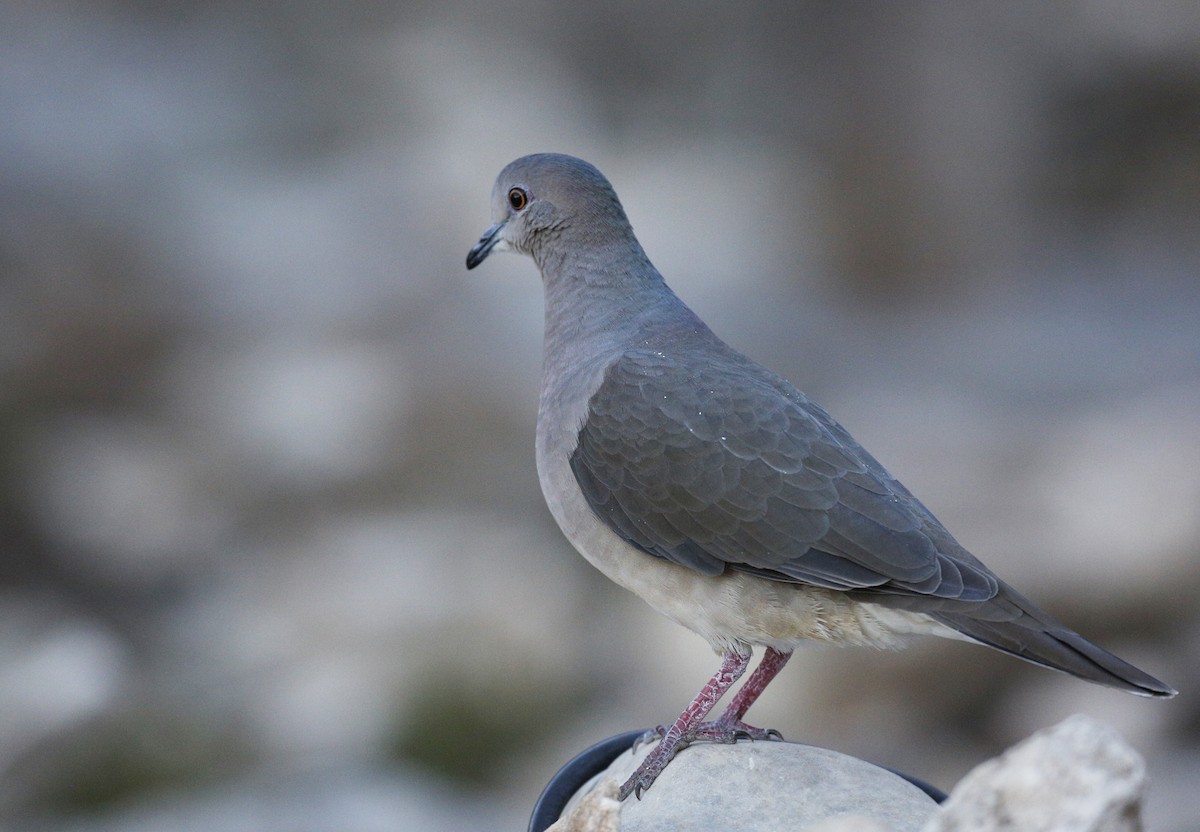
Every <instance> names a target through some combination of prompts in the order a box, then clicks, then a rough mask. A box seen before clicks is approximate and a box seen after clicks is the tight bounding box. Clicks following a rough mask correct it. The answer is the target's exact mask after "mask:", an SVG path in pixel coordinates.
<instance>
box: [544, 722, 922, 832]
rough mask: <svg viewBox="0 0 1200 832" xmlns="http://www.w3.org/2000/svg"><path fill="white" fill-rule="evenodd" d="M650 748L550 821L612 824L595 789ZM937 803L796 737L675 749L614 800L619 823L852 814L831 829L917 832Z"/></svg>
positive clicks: (767, 822) (797, 822)
mask: <svg viewBox="0 0 1200 832" xmlns="http://www.w3.org/2000/svg"><path fill="white" fill-rule="evenodd" d="M651 747H653V746H643V747H642V748H640V749H638V751H637V753H635V754H622V755H621V756H620V757H618V758H617V759H616V760H615V761H614V762H613V763H612V765H610V766H609V767H608V769H607V770H606V771H604V772H602V773H601V774H600V775H598V776H597V778H595V779H593V780H592V781H591V782H590V783H588V784H586V785H585V786H584V787H583V788H582V789H580V791H579V793H578V794H577V795H576V796H575V798H573V799H572V801H571V803H570V804H568V807H567V810H566V811H565V812H564V816H563V819H562V820H560V821H559V822H558V823H557V824H555V825H554V826H552V827H551V829H553V830H554V831H555V832H567V830H572V832H574V830H590V829H597V830H598V829H613V828H614V827H613V826H612V825H611V822H612V808H613V807H612V805H611V801H609V800H603V799H600V800H597V799H595V798H594V795H596V794H597V793H599V794H601V795H608V794H609V792H610V791H612V789H614V788H615V785H616V784H618V783H621V782H624V780H625V778H626V777H628V776H629V775H630V774H631V773H632V772H633V770H634V768H636V767H637V764H638V763H639V762H640V761H641V759H642V757H644V756H645V755H646V753H647V752H648V751H649V749H650V748H651ZM606 790H607V791H606ZM613 793H615V792H613ZM576 806H578V810H576V809H575V807H576ZM936 808H937V804H936V803H934V802H933V801H932V800H931V799H930V798H929V797H928V796H926V795H925V794H924V793H923V792H922V791H920V790H919V789H918V788H916V787H915V786H913V785H912V784H910V783H908V782H906V781H905V780H903V779H902V778H900V777H898V776H896V775H895V774H892V773H891V772H890V771H887V770H885V769H882V768H879V767H878V766H874V765H871V764H870V763H866V762H864V761H862V760H859V759H856V758H854V757H848V756H846V755H844V754H839V753H837V752H835V751H829V750H826V749H822V748H814V747H812V746H806V745H799V744H796V743H788V742H739V743H737V744H736V745H732V746H729V745H696V746H693V747H691V748H687V749H685V750H684V751H682V752H681V753H680V754H679V756H678V757H676V758H675V760H674V761H673V762H672V763H671V765H669V766H667V769H666V770H665V771H664V772H663V773H662V775H660V776H659V778H658V780H657V781H656V782H655V784H654V787H653V788H651V789H650V790H649V791H648V792H646V793H645V794H644V795H643V796H642V799H641V800H637V799H634V798H630V799H628V800H626V801H624V802H623V803H621V804H620V827H619V828H620V830H621V832H667V831H668V830H685V829H713V828H725V829H738V830H743V831H744V832H767V830H784V829H787V830H798V829H804V828H806V827H809V826H811V825H814V824H817V823H819V822H821V821H823V820H827V819H831V818H838V817H841V816H847V815H855V816H860V817H861V819H862V821H863V823H865V824H868V825H863V826H851V827H844V826H843V827H836V826H835V827H834V828H842V829H846V828H861V829H879V828H882V829H887V830H893V832H908V830H912V832H916V830H919V829H920V828H921V826H922V824H924V823H925V822H926V820H928V818H929V817H930V816H931V815H932V813H933V812H934V810H935V809H936Z"/></svg>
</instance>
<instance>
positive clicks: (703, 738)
mask: <svg viewBox="0 0 1200 832" xmlns="http://www.w3.org/2000/svg"><path fill="white" fill-rule="evenodd" d="M743 739H744V740H751V741H754V740H772V739H774V740H782V739H783V735H782V734H780V733H779V732H778V731H776V730H775V729H774V728H755V727H754V726H753V725H747V724H746V723H744V722H742V721H741V720H730V721H728V722H726V721H724V720H717V721H716V722H702V723H700V724H699V725H697V726H696V727H695V728H693V729H692V730H690V731H687V732H686V733H684V734H683V735H682V736H674V735H672V736H670V737H668V730H667V727H666V726H665V725H659V726H657V727H655V728H651V729H650V730H649V731H647V732H646V733H644V734H642V735H641V736H640V737H638V738H637V740H635V741H634V743H633V747H632V749H631V750H632V751H635V752H636V751H637V749H638V748H640V747H641V746H642V745H644V744H645V743H648V742H653V741H655V740H658V741H659V745H658V747H657V748H655V749H654V750H653V751H651V752H650V753H649V754H647V755H646V759H644V760H642V763H641V765H639V766H638V767H637V770H636V771H634V773H633V774H632V775H630V777H629V779H628V780H626V781H625V782H624V783H623V784H622V785H621V788H620V789H619V790H618V791H617V797H618V799H620V800H624V799H625V798H627V797H629V795H631V794H632V795H633V796H634V797H636V798H637V799H638V800H641V799H642V794H643V792H645V791H646V790H647V789H649V788H650V786H651V784H653V783H654V781H655V780H657V779H658V775H660V774H662V771H663V769H665V768H666V767H667V763H669V762H671V760H673V759H674V758H675V755H676V754H678V753H679V752H680V751H682V750H683V749H685V748H687V747H688V746H689V745H691V744H692V743H694V742H714V743H721V744H733V743H736V742H737V741H738V740H743Z"/></svg>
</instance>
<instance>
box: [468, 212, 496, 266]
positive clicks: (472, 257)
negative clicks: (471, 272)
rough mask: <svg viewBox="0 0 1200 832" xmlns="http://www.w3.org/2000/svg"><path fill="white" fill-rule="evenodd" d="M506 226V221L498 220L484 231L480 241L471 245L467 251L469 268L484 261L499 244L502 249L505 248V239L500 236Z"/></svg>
mask: <svg viewBox="0 0 1200 832" xmlns="http://www.w3.org/2000/svg"><path fill="white" fill-rule="evenodd" d="M502 228H504V223H502V222H498V223H496V224H495V225H493V226H492V227H491V228H489V229H488V230H487V231H485V232H483V236H482V237H480V238H479V242H478V243H476V244H475V245H473V246H472V247H471V250H470V251H468V252H467V268H468V269H473V268H475V267H476V266H478V265H479V264H480V263H482V262H483V261H484V259H485V258H486V257H487V256H488V255H489V254H491V253H492V249H494V248H495V247H496V246H497V245H498V244H499V245H500V246H501V250H503V248H504V245H503V243H504V240H503V239H502V238H501V237H500V230H501V229H502Z"/></svg>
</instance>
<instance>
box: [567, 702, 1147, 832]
mask: <svg viewBox="0 0 1200 832" xmlns="http://www.w3.org/2000/svg"><path fill="white" fill-rule="evenodd" d="M649 748H650V747H643V748H641V749H639V751H638V753H636V754H622V755H621V756H620V757H618V758H617V759H616V760H615V761H614V762H613V763H612V765H610V766H609V767H608V769H607V770H605V771H604V772H602V773H601V774H599V775H597V777H596V778H594V779H593V780H592V781H591V782H589V783H587V784H586V785H584V786H583V788H581V789H580V790H579V792H578V793H577V794H576V795H575V797H574V798H572V800H571V802H570V803H569V804H568V806H567V809H566V811H565V812H564V813H563V818H562V819H561V820H560V821H559V822H558V823H556V824H555V825H554V826H552V827H551V830H552V832H618V830H619V832H668V831H669V830H684V829H714V828H728V829H739V830H751V832H753V830H785V829H786V830H805V832H906V831H907V830H920V832H1017V830H1020V832H1141V830H1142V828H1143V826H1142V799H1143V795H1144V793H1145V786H1146V767H1145V764H1144V763H1143V761H1142V758H1141V757H1140V756H1139V755H1138V754H1137V752H1136V751H1134V750H1133V748H1132V747H1130V746H1129V744H1128V743H1126V742H1125V740H1124V739H1122V738H1121V736H1120V735H1119V734H1118V733H1117V732H1116V731H1115V730H1113V729H1112V728H1111V727H1109V726H1108V725H1106V724H1104V723H1102V722H1099V721H1097V720H1095V719H1092V718H1090V717H1087V716H1083V715H1080V714H1076V715H1075V716H1072V717H1070V718H1069V719H1066V720H1064V721H1063V722H1061V723H1059V724H1058V725H1055V726H1053V727H1052V728H1047V729H1045V730H1043V731H1039V732H1038V733H1036V734H1034V735H1033V736H1031V737H1030V738H1029V739H1027V740H1025V741H1024V742H1022V743H1019V744H1018V745H1015V746H1013V747H1012V748H1011V749H1009V750H1008V751H1006V752H1005V753H1004V754H1002V755H1001V756H999V757H996V758H995V759H992V760H988V761H987V762H985V763H983V764H981V765H979V766H977V767H976V768H975V769H974V770H973V771H971V772H970V774H968V775H967V776H966V777H964V778H963V780H962V781H961V782H960V783H959V784H958V786H957V787H955V789H954V791H953V792H952V793H951V795H950V798H949V799H948V800H947V801H946V802H945V803H944V804H942V806H940V807H939V806H937V804H936V803H934V802H933V801H932V800H931V799H930V798H928V797H927V796H926V795H925V794H924V793H922V792H921V791H920V790H919V789H917V788H916V787H915V786H913V785H912V784H910V783H908V782H906V781H904V780H903V779H901V778H900V777H898V776H896V775H894V774H892V773H891V772H889V771H886V770H885V769H881V768H879V767H877V766H874V765H871V764H870V763H866V762H864V761H862V760H859V759H856V758H854V757H847V756H846V755H844V754H839V753H837V752H834V751H828V750H826V749H821V748H814V747H812V746H806V745H798V744H796V743H786V742H765V743H764V742H759V743H750V742H743V743H738V744H736V745H734V746H717V745H698V746H694V747H692V748H688V749H685V750H684V751H683V752H682V753H681V754H680V755H679V757H677V758H676V759H675V760H674V761H673V762H672V763H671V765H670V766H668V767H667V769H666V771H664V772H663V773H662V775H661V776H660V777H659V779H658V781H657V782H656V783H655V784H654V787H653V788H652V789H650V791H648V792H647V793H646V794H645V795H644V796H643V797H642V799H641V800H640V801H639V800H636V799H633V798H630V799H629V800H626V801H624V802H623V803H622V802H618V801H617V800H616V793H617V787H618V784H620V783H621V782H623V781H624V779H625V778H626V777H628V776H629V774H630V773H632V771H633V770H634V768H635V767H636V766H637V764H638V763H639V762H640V761H641V759H642V757H644V756H645V755H646V753H647V752H648V751H649Z"/></svg>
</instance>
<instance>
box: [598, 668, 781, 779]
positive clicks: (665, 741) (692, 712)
mask: <svg viewBox="0 0 1200 832" xmlns="http://www.w3.org/2000/svg"><path fill="white" fill-rule="evenodd" d="M764 661H765V659H764ZM749 664H750V657H749V656H748V655H747V656H741V655H738V654H737V653H726V654H725V655H724V657H723V658H722V660H721V667H720V669H719V670H717V672H716V674H714V675H713V677H712V678H711V679H709V680H708V684H706V685H705V686H704V688H703V689H702V690H701V691H700V693H698V694H697V695H696V698H695V699H693V700H692V701H691V703H690V704H689V705H688V706H687V707H686V708H684V709H683V713H681V714H680V715H679V719H677V720H675V723H674V724H673V725H671V727H670V728H668V729H667V730H666V732H665V733H664V734H663V738H662V741H661V742H659V744H658V746H657V747H656V748H655V749H654V750H653V751H651V752H650V753H649V754H648V755H647V756H646V759H644V760H642V764H641V765H640V766H638V768H637V771H635V772H634V773H633V774H632V775H631V776H630V778H629V779H628V780H626V781H625V783H624V785H622V786H621V789H620V791H619V792H618V793H617V794H618V797H619V798H620V799H621V800H624V799H625V798H627V797H629V795H631V794H635V795H637V797H639V798H640V797H641V796H642V792H644V791H645V790H646V789H648V788H650V784H651V783H653V782H654V781H655V779H657V777H658V775H659V774H661V773H662V770H663V769H664V768H666V767H667V763H669V762H671V759H672V758H673V757H674V756H675V754H676V753H677V752H679V751H680V750H681V749H683V748H686V747H687V745H688V743H689V742H691V741H692V739H694V738H695V736H696V729H697V728H698V727H699V726H700V724H701V721H702V720H703V719H704V717H706V716H708V712H709V711H711V710H712V709H713V706H714V705H716V704H717V700H719V699H720V698H721V697H722V696H724V695H725V693H726V692H727V691H728V690H729V689H730V688H731V687H733V683H734V682H736V681H737V680H738V679H740V678H741V676H742V674H743V673H745V672H746V667H747V666H749ZM754 675H755V676H757V675H758V673H757V671H756V672H755V674H754ZM768 681H769V680H768ZM764 684H765V682H764ZM750 701H751V702H753V701H754V699H753V697H751V699H750ZM749 706H750V703H749V702H747V703H746V707H749Z"/></svg>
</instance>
